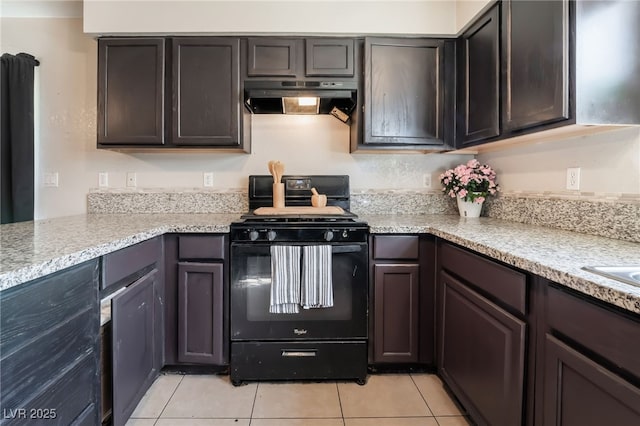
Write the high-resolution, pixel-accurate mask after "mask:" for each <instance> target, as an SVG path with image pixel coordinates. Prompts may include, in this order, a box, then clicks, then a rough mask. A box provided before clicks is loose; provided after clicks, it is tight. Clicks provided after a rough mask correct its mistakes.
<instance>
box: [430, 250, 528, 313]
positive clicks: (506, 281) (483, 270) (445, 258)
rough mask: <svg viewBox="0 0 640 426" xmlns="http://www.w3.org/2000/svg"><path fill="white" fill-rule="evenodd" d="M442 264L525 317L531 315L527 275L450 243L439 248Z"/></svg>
mask: <svg viewBox="0 0 640 426" xmlns="http://www.w3.org/2000/svg"><path fill="white" fill-rule="evenodd" d="M439 259H440V265H441V266H442V267H443V268H445V269H447V270H448V271H449V272H451V273H453V274H455V275H457V276H458V277H460V278H462V279H464V280H465V281H467V282H468V283H470V284H472V285H473V286H474V287H476V288H478V289H479V290H481V291H482V292H484V293H487V294H488V295H490V296H493V297H495V298H497V299H498V300H500V301H502V302H504V303H505V304H507V305H508V306H509V307H511V308H513V309H515V310H516V311H517V312H519V313H521V314H523V315H524V314H526V313H527V276H526V275H525V274H523V273H522V272H518V271H514V270H513V269H511V268H508V267H506V266H503V265H500V264H498V263H495V262H492V261H491V260H488V259H485V258H483V257H480V256H478V255H476V254H473V253H471V252H468V251H467V250H464V249H462V248H459V247H456V246H454V245H451V244H448V243H442V242H441V243H440V245H439Z"/></svg>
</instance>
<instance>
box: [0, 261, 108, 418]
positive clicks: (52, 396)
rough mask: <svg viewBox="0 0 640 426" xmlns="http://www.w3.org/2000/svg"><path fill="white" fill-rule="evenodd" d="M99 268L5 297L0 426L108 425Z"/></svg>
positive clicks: (77, 270)
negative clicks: (103, 411)
mask: <svg viewBox="0 0 640 426" xmlns="http://www.w3.org/2000/svg"><path fill="white" fill-rule="evenodd" d="M98 264H99V262H98V260H97V259H93V260H90V261H87V262H85V263H82V264H80V265H77V266H73V267H70V268H67V269H64V270H62V271H59V272H56V273H53V274H51V275H48V276H45V277H42V278H38V279H35V280H33V281H30V282H27V283H24V284H20V285H18V286H15V287H12V288H9V289H6V290H2V291H0V409H1V412H2V414H1V417H0V424H2V425H70V424H71V425H78V424H83V425H84V424H87V425H95V424H99V423H100V415H99V389H98V377H99V372H98V369H99V346H98V339H97V336H98V329H99V327H100V320H99V316H100V313H99V307H98V282H99V274H98V270H99V268H98Z"/></svg>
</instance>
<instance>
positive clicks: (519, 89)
mask: <svg viewBox="0 0 640 426" xmlns="http://www.w3.org/2000/svg"><path fill="white" fill-rule="evenodd" d="M502 7H503V9H502V21H503V25H502V35H503V42H502V52H503V53H502V57H503V58H504V59H503V126H504V129H505V130H508V131H514V130H520V129H525V128H528V127H533V126H537V125H540V124H545V123H550V122H554V121H560V120H564V119H568V118H569V71H568V70H569V61H570V57H569V0H559V1H505V2H503V3H502Z"/></svg>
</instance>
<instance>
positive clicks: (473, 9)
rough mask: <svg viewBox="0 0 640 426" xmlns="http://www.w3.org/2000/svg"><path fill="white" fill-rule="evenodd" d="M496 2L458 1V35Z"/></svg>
mask: <svg viewBox="0 0 640 426" xmlns="http://www.w3.org/2000/svg"><path fill="white" fill-rule="evenodd" d="M495 2H496V0H459V1H456V30H455V31H456V33H457V32H459V31H460V30H462V28H464V26H465V25H467V23H468V22H470V21H471V20H472V19H473V18H474V17H475V16H476V15H477V14H478V13H479V12H480V11H481V10H482V9H483V8H484V7H485V6H487V5H488V4H489V3H495Z"/></svg>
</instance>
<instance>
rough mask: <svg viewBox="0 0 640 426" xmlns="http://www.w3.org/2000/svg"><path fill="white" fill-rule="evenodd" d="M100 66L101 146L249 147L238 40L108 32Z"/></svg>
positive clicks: (100, 49) (100, 50) (101, 41)
mask: <svg viewBox="0 0 640 426" xmlns="http://www.w3.org/2000/svg"><path fill="white" fill-rule="evenodd" d="M98 65H99V66H98V147H99V148H128V149H131V148H134V149H135V148H150V147H151V148H160V147H161V148H162V149H166V148H203V147H208V148H216V149H217V148H225V149H230V150H237V151H245V152H248V151H249V145H250V144H249V137H248V135H249V129H247V128H243V127H242V123H243V122H244V117H245V115H246V114H248V113H246V112H245V111H244V108H242V96H241V81H240V39H239V38H237V37H177V38H173V39H172V38H167V39H164V38H104V39H99V40H98ZM245 127H246V126H245Z"/></svg>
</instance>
